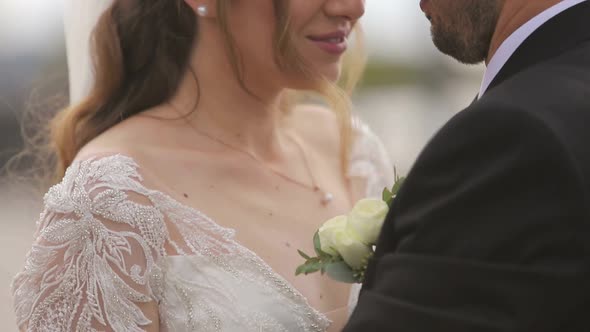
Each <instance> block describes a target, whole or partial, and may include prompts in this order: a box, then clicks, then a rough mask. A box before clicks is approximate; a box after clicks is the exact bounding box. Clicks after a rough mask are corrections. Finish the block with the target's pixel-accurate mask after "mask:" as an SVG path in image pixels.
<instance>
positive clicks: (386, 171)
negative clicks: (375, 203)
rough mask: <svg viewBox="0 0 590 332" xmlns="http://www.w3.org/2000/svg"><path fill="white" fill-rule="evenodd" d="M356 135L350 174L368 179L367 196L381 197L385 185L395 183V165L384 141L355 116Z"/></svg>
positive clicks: (389, 185)
mask: <svg viewBox="0 0 590 332" xmlns="http://www.w3.org/2000/svg"><path fill="white" fill-rule="evenodd" d="M352 123H353V132H354V135H355V140H354V144H353V147H352V152H351V155H350V167H349V171H348V175H349V176H353V177H360V178H364V179H366V181H367V190H366V196H367V197H371V198H381V194H382V192H383V189H384V188H385V187H388V188H389V187H391V186H392V185H393V183H394V174H393V165H392V163H391V160H390V158H389V156H388V154H387V151H386V150H385V146H384V145H383V142H382V141H381V140H380V139H379V138H378V137H377V135H375V133H374V132H373V131H372V130H371V129H370V128H369V126H367V125H366V124H365V123H364V122H362V121H361V120H360V119H359V118H356V117H355V118H353V121H352Z"/></svg>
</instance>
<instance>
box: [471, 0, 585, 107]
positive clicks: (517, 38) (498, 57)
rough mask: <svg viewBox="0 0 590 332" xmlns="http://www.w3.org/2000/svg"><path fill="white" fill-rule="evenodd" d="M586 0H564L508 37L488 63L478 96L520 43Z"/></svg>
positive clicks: (484, 90) (481, 94) (485, 89)
mask: <svg viewBox="0 0 590 332" xmlns="http://www.w3.org/2000/svg"><path fill="white" fill-rule="evenodd" d="M584 1H586V0H563V1H561V2H559V3H558V4H556V5H554V6H552V7H551V8H549V9H547V10H545V11H543V12H542V13H540V14H539V15H537V16H535V17H533V18H532V19H531V20H529V21H528V22H527V23H525V24H524V25H522V26H521V27H520V28H518V29H517V30H516V31H514V32H513V33H512V34H511V35H510V37H508V38H507V39H506V40H505V41H504V42H503V43H502V45H500V47H499V48H498V50H497V51H496V53H495V54H494V56H493V57H492V59H491V60H490V62H489V63H488V65H487V68H486V71H485V74H484V77H483V81H482V83H481V88H480V89H479V95H478V98H481V96H483V94H484V93H485V92H486V91H487V89H488V87H489V86H490V84H491V83H492V81H493V80H494V78H495V77H496V75H498V73H499V72H500V70H501V69H502V67H504V65H505V64H506V62H508V59H510V57H511V56H512V54H514V52H515V51H516V50H517V49H518V47H519V46H520V45H522V43H523V42H524V41H525V40H526V39H527V38H528V37H529V36H530V35H531V34H533V32H535V30H537V29H538V28H539V27H540V26H542V25H543V24H545V23H546V22H547V21H549V20H550V19H551V18H553V17H555V16H557V15H558V14H560V13H561V12H563V11H565V10H566V9H568V8H570V7H573V6H575V5H577V4H579V3H582V2H584Z"/></svg>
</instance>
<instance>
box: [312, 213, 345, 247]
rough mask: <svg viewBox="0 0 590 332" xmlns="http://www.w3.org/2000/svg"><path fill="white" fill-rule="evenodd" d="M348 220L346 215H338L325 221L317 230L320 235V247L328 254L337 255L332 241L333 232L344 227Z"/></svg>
mask: <svg viewBox="0 0 590 332" xmlns="http://www.w3.org/2000/svg"><path fill="white" fill-rule="evenodd" d="M347 222H348V217H347V216H338V217H335V218H332V219H330V220H328V221H326V222H325V223H324V224H323V225H322V227H320V229H319V231H318V236H319V237H320V244H321V249H322V251H323V252H325V253H326V254H328V255H330V256H334V257H335V256H338V252H337V251H336V245H335V243H334V233H335V232H336V231H337V230H343V229H346V224H347Z"/></svg>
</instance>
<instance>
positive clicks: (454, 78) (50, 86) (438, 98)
mask: <svg viewBox="0 0 590 332" xmlns="http://www.w3.org/2000/svg"><path fill="white" fill-rule="evenodd" d="M62 1H63V0H54V1H47V0H29V1H20V0H2V1H0V168H1V167H2V166H3V165H4V163H5V162H6V160H7V159H8V158H9V156H10V155H12V154H14V153H15V152H17V151H19V149H20V147H21V144H22V143H21V139H20V129H19V119H20V117H21V115H22V114H23V110H25V109H31V108H32V109H39V110H44V111H46V110H47V109H48V108H52V107H56V108H57V107H61V106H64V105H65V104H66V103H67V65H66V58H65V47H64V45H65V42H64V36H63V26H62V9H63V7H62V6H63V3H62ZM79 1H84V0H79ZM366 5H367V13H366V16H365V18H364V23H363V24H364V27H365V33H366V37H367V47H368V50H369V55H370V61H369V66H368V68H367V74H366V76H365V79H364V81H363V83H362V85H361V87H360V89H359V91H358V92H357V94H356V96H355V98H354V103H355V109H356V113H357V114H358V115H359V116H360V117H361V118H363V119H364V120H365V121H366V122H367V123H369V125H371V126H372V128H373V130H374V131H375V132H376V133H377V135H378V136H380V137H381V138H382V140H383V141H384V143H385V145H386V148H387V150H388V152H389V155H390V157H391V159H392V160H393V162H394V164H395V165H396V166H397V169H398V172H399V173H401V174H406V173H407V171H408V169H409V168H410V167H411V165H412V163H413V162H414V160H415V158H416V157H417V155H418V153H419V152H420V150H421V149H422V147H423V146H424V145H425V144H426V143H427V141H428V140H429V138H430V137H431V136H432V135H433V134H434V133H435V132H436V130H437V129H439V128H440V127H441V126H442V125H443V124H444V123H445V122H446V121H447V120H448V119H449V118H450V117H451V116H452V115H453V114H455V113H456V112H458V111H460V110H461V109H462V108H463V107H465V106H467V105H468V104H469V103H470V102H471V101H472V100H473V98H474V97H475V95H476V94H477V92H478V90H479V84H480V80H481V77H482V73H483V67H482V66H470V67H468V66H463V65H460V64H458V63H456V62H455V61H454V60H452V59H450V58H448V57H446V56H444V55H442V54H440V53H438V51H437V50H436V49H435V48H434V46H433V45H432V42H431V39H430V30H429V23H428V21H427V20H426V19H425V18H424V15H423V14H422V13H421V11H420V9H419V7H418V1H391V0H367V4H366ZM40 201H41V197H40V196H36V195H31V194H30V192H29V191H26V190H24V189H23V188H22V187H19V186H14V185H8V184H6V183H4V182H1V181H0V244H1V247H0V322H1V323H2V328H1V330H2V331H16V328H15V327H14V323H13V322H14V315H13V313H12V307H11V304H10V295H9V294H10V293H9V284H10V282H11V280H12V277H13V276H14V274H15V273H16V272H18V271H19V269H20V268H21V266H22V263H23V259H24V255H25V254H26V252H27V250H28V249H29V246H30V243H31V241H32V234H33V231H34V226H35V221H36V218H37V216H38V215H39V212H40V211H39V209H40Z"/></svg>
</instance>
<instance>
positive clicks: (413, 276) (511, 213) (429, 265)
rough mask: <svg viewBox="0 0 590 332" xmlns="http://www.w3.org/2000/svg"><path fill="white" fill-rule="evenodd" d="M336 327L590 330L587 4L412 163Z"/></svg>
mask: <svg viewBox="0 0 590 332" xmlns="http://www.w3.org/2000/svg"><path fill="white" fill-rule="evenodd" d="M344 331H346V332H360V331H363V332H364V331H367V332H378V331H394V332H422V331H425V332H428V331H452V332H463V331H465V332H467V331H469V332H483V331H490V332H492V331H494V332H495V331H531V332H542V331H560V332H569V331H572V332H573V331H576V332H581V331H590V1H586V2H584V3H581V4H579V5H576V6H574V7H572V8H570V9H569V10H567V11H565V12H563V13H561V14H560V15H558V16H556V17H554V18H553V19H551V20H550V21H549V22H547V23H546V24H544V25H543V26H542V27H541V28H539V29H538V30H537V31H536V32H535V33H534V34H533V35H532V36H530V37H529V38H528V39H527V40H526V41H525V42H524V43H523V44H522V45H521V47H519V49H518V50H517V51H516V53H515V54H514V55H513V56H512V57H511V58H510V59H509V61H508V63H507V64H506V65H505V66H504V68H503V69H502V70H501V72H500V73H499V75H498V76H497V77H496V78H495V80H494V81H493V82H492V84H491V86H490V89H489V90H488V92H487V93H486V94H485V95H484V96H483V97H482V98H481V99H480V100H478V101H476V102H474V103H473V104H472V105H471V106H469V107H468V108H467V109H465V110H463V111H462V112H460V113H459V114H457V115H456V116H455V117H454V118H453V119H452V120H451V121H450V122H449V123H448V124H446V125H445V126H444V128H443V129H442V130H440V132H438V133H437V134H436V135H435V137H434V138H433V139H432V140H431V141H430V143H429V144H428V145H427V147H426V148H425V150H424V151H423V152H422V153H421V155H420V156H419V157H418V159H417V161H416V163H415V164H414V167H413V168H412V170H411V171H410V173H409V174H408V177H407V180H406V182H405V184H404V186H403V188H402V189H401V191H400V193H399V195H398V196H397V198H396V199H395V202H394V205H393V207H392V210H391V212H390V215H389V216H388V218H387V220H386V222H385V225H384V227H383V231H382V234H381V237H380V239H379V242H378V245H377V252H376V255H375V258H374V260H373V261H372V262H371V264H370V266H369V268H368V271H367V277H366V282H365V284H364V286H363V290H362V292H361V295H360V299H359V303H358V306H357V308H356V310H355V312H354V314H353V315H352V317H351V320H350V322H349V324H348V326H347V327H346V328H345V329H344Z"/></svg>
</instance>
